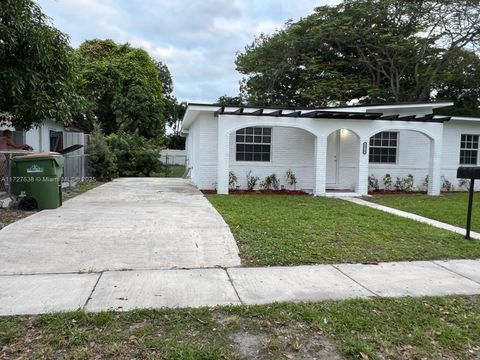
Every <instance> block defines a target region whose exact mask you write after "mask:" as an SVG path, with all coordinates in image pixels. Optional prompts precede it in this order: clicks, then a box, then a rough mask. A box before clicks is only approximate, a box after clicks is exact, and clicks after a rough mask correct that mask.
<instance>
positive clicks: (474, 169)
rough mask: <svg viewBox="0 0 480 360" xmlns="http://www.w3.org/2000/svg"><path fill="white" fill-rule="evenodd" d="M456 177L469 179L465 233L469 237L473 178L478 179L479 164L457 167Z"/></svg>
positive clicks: (479, 173)
mask: <svg viewBox="0 0 480 360" xmlns="http://www.w3.org/2000/svg"><path fill="white" fill-rule="evenodd" d="M457 179H470V190H469V196H468V213H467V234H466V235H465V238H467V239H470V229H471V227H472V206H473V193H474V188H475V179H480V166H460V167H459V168H458V169H457Z"/></svg>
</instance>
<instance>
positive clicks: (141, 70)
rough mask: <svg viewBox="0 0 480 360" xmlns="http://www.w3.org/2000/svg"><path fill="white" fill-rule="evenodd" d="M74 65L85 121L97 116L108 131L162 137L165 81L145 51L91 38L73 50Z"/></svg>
mask: <svg viewBox="0 0 480 360" xmlns="http://www.w3.org/2000/svg"><path fill="white" fill-rule="evenodd" d="M76 63H77V69H78V70H77V71H78V73H79V81H78V90H79V92H80V94H81V95H82V96H83V97H85V98H86V99H87V102H88V103H87V106H86V108H85V110H84V113H85V114H86V118H87V119H95V120H98V122H99V123H100V124H101V126H102V128H103V129H104V131H105V133H106V134H107V135H108V134H111V133H114V132H118V131H125V132H127V133H132V134H133V133H134V134H137V135H140V136H143V137H145V138H149V139H150V138H157V137H161V136H163V135H164V133H165V103H166V99H165V94H164V92H165V91H166V90H165V89H166V87H165V86H167V87H168V84H167V83H166V81H167V80H168V79H165V78H161V76H160V74H159V69H158V67H157V63H156V62H155V61H154V60H153V59H152V58H151V57H150V56H149V55H148V53H147V52H146V51H144V50H142V49H137V48H134V47H132V46H130V45H129V44H123V45H120V44H116V43H115V42H114V41H112V40H89V41H86V42H84V43H83V44H82V45H81V46H80V47H79V49H78V50H77V51H76ZM168 76H169V73H168ZM170 83H171V80H170Z"/></svg>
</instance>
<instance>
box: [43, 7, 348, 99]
mask: <svg viewBox="0 0 480 360" xmlns="http://www.w3.org/2000/svg"><path fill="white" fill-rule="evenodd" d="M38 1H39V3H40V5H41V6H42V7H43V8H44V11H45V12H46V14H47V15H49V16H50V17H52V18H53V21H54V24H55V26H57V27H58V28H59V29H61V30H62V31H64V32H66V33H67V34H69V35H70V37H71V40H72V44H73V46H78V45H79V44H80V43H82V42H83V41H85V40H87V39H92V38H103V39H105V38H111V39H113V40H115V41H117V42H121V43H124V42H129V43H131V44H132V45H133V46H137V47H141V48H143V49H145V50H147V51H148V52H149V53H150V54H151V56H152V57H154V58H156V59H158V60H161V61H163V62H164V63H166V64H167V66H168V67H169V69H170V71H171V73H172V76H173V80H174V85H175V94H176V96H177V97H178V98H179V99H182V100H188V101H205V102H207V101H215V100H216V99H217V98H218V97H219V96H221V95H223V94H228V95H236V94H237V93H238V81H239V80H240V75H239V74H238V73H237V72H236V71H235V64H234V61H235V57H236V53H237V51H241V50H242V49H244V48H245V46H246V45H248V44H250V43H251V42H252V41H253V39H254V37H255V36H257V35H259V34H260V33H262V32H263V33H272V32H274V31H275V30H276V29H279V28H281V27H282V26H283V24H284V23H285V22H286V21H287V20H289V19H298V18H300V17H302V16H306V15H308V14H310V13H312V11H313V9H314V8H315V7H316V6H320V5H324V4H336V3H339V2H340V0H325V1H319V0H295V1H291V0H262V1H258V0H190V1H187V0H161V1H160V0H38Z"/></svg>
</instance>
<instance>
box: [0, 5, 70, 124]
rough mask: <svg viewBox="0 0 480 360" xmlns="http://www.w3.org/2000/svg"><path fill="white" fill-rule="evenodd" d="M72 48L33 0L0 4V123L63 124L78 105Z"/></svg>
mask: <svg viewBox="0 0 480 360" xmlns="http://www.w3.org/2000/svg"><path fill="white" fill-rule="evenodd" d="M71 60H72V49H71V48H70V46H69V42H68V37H67V36H66V35H65V34H63V33H62V32H60V31H59V30H57V29H56V28H54V27H53V26H52V25H51V24H50V21H49V19H48V18H47V17H46V16H45V14H44V13H43V12H42V9H41V8H40V7H39V6H38V4H37V3H36V2H35V1H33V0H2V1H1V2H0V123H2V122H11V123H13V125H14V126H17V127H22V128H26V129H28V128H30V127H32V126H36V125H38V124H40V123H42V122H43V121H45V120H47V119H55V120H57V121H59V122H63V123H67V122H69V121H70V119H71V112H72V110H73V109H72V108H73V107H74V105H75V104H77V97H76V96H75V92H74V88H73V79H74V72H73V66H72V61H71Z"/></svg>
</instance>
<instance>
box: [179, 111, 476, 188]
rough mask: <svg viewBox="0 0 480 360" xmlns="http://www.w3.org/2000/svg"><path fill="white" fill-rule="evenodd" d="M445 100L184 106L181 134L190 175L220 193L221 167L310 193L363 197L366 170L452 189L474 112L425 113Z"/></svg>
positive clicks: (472, 155)
mask: <svg viewBox="0 0 480 360" xmlns="http://www.w3.org/2000/svg"><path fill="white" fill-rule="evenodd" d="M452 105H453V103H452V102H445V101H438V102H425V103H397V104H376V105H361V106H349V107H337V108H321V109H285V108H283V109H282V108H263V107H248V106H221V105H205V104H189V105H188V108H187V111H186V113H185V116H184V119H183V133H184V134H185V135H186V136H187V138H186V150H187V159H188V167H189V169H190V177H191V179H192V181H193V182H194V183H195V185H196V186H197V187H198V188H200V189H210V190H211V189H216V190H217V192H218V193H219V194H228V190H229V173H230V172H233V173H234V174H235V176H236V177H237V179H238V184H239V186H240V187H241V188H246V185H247V184H246V177H247V174H248V173H249V172H251V174H252V175H254V176H258V177H260V179H263V178H265V177H266V176H268V175H271V174H273V173H275V174H276V175H277V177H279V178H280V180H281V181H282V185H285V174H286V171H287V170H289V169H290V170H292V171H293V172H294V174H295V176H296V178H297V189H301V190H304V191H307V192H310V193H313V194H315V195H328V194H329V193H330V192H334V193H336V194H337V195H338V194H342V193H345V194H347V195H357V196H358V195H366V194H367V193H368V185H369V176H373V177H375V178H377V179H378V180H379V183H380V186H382V185H383V181H382V179H383V178H384V176H385V175H386V174H390V176H391V178H392V179H393V182H395V180H396V178H397V177H398V178H406V177H408V176H409V175H412V176H413V182H414V186H415V188H417V189H422V188H428V194H430V195H438V194H440V191H441V189H442V187H443V186H445V184H447V183H448V182H450V183H451V184H452V185H453V186H454V187H455V188H459V187H460V185H461V183H459V180H458V179H456V170H457V167H458V166H460V165H477V164H478V163H479V161H480V160H479V156H478V148H479V136H480V118H473V117H472V118H471V117H447V116H436V115H433V111H434V109H440V108H443V107H448V106H452Z"/></svg>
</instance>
